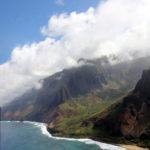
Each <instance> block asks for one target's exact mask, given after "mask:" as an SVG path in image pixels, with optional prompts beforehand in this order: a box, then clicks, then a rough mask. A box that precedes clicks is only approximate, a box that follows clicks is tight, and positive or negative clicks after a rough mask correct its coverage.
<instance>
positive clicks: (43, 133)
mask: <svg viewBox="0 0 150 150" xmlns="http://www.w3.org/2000/svg"><path fill="white" fill-rule="evenodd" d="M0 124H1V127H0V134H1V135H0V150H124V149H123V148H120V147H117V146H114V145H109V144H105V143H101V142H96V141H93V140H90V139H79V140H77V139H70V138H59V137H52V136H51V134H49V133H48V131H47V130H46V126H45V125H44V124H43V123H37V122H28V121H27V122H17V121H1V122H0Z"/></svg>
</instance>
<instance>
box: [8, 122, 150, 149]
mask: <svg viewBox="0 0 150 150" xmlns="http://www.w3.org/2000/svg"><path fill="white" fill-rule="evenodd" d="M6 122H10V121H6ZM14 122H18V123H19V122H23V123H29V124H33V125H35V126H37V127H39V128H40V129H41V131H42V133H43V134H44V135H46V136H48V137H50V138H55V139H58V140H60V139H62V140H68V141H80V142H84V143H86V144H96V145H98V146H99V147H100V148H102V149H106V148H109V149H111V150H150V149H148V148H142V147H139V146H137V145H127V144H115V143H107V142H105V141H100V140H98V139H92V138H91V137H80V138H79V137H73V136H68V137H66V136H60V137H57V136H55V135H53V133H51V132H50V131H49V127H48V124H46V123H41V122H34V121H14Z"/></svg>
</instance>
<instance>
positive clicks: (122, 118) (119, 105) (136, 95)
mask: <svg viewBox="0 0 150 150" xmlns="http://www.w3.org/2000/svg"><path fill="white" fill-rule="evenodd" d="M93 100H94V99H93ZM89 110H90V109H89ZM68 118H69V117H68ZM74 118H75V117H74ZM84 118H86V117H85V116H84ZM58 119H59V118H58ZM64 120H65V119H64V118H63V119H59V120H56V121H55V122H53V123H51V124H50V126H49V131H50V132H52V133H53V134H54V135H57V136H69V137H70V136H74V137H90V138H93V139H97V140H103V141H105V142H112V143H119V144H122V143H126V144H133V143H134V144H137V145H139V146H143V147H149V148H150V69H149V70H145V71H144V72H143V75H142V78H141V79H140V80H139V81H138V83H137V85H136V87H135V89H134V90H133V91H132V92H130V94H129V95H128V96H126V97H124V98H122V99H120V100H118V101H117V102H115V103H114V104H112V105H111V106H109V107H107V108H106V109H104V111H102V112H99V113H96V114H94V115H93V116H90V117H89V116H88V119H85V120H84V119H83V117H82V118H80V119H78V120H73V119H72V121H70V120H69V119H67V121H66V120H65V124H64V125H62V121H64Z"/></svg>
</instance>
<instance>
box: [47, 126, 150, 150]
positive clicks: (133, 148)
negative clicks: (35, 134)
mask: <svg viewBox="0 0 150 150" xmlns="http://www.w3.org/2000/svg"><path fill="white" fill-rule="evenodd" d="M46 128H47V131H48V132H49V133H50V134H51V135H52V136H53V137H54V138H60V139H72V138H74V139H75V140H79V141H80V140H84V139H89V140H91V141H95V142H99V143H106V144H108V145H113V146H118V147H120V148H123V149H124V150H150V149H149V148H143V147H139V146H137V145H134V144H133V145H131V144H130V145H129V144H115V143H111V142H110V143H108V142H105V141H100V140H95V139H92V138H91V137H81V138H78V137H71V136H68V137H66V136H60V137H55V136H54V135H53V133H51V132H50V128H49V127H48V124H46Z"/></svg>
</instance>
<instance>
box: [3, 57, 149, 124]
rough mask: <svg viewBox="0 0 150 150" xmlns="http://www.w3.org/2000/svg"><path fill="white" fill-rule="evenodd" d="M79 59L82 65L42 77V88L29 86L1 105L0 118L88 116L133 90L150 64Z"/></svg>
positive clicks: (35, 119) (147, 58)
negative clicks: (9, 101)
mask: <svg viewBox="0 0 150 150" xmlns="http://www.w3.org/2000/svg"><path fill="white" fill-rule="evenodd" d="M80 61H84V65H82V66H79V67H76V68H70V69H65V70H63V71H62V72H58V73H56V74H54V75H52V76H50V77H48V78H46V79H43V80H42V82H43V86H42V88H41V89H39V90H35V89H32V90H31V91H28V92H27V93H25V94H24V95H23V96H21V97H18V98H17V99H16V100H14V101H13V102H11V103H9V104H7V105H6V106H4V107H3V108H2V119H4V120H32V121H41V122H46V123H50V122H51V121H54V120H55V119H56V118H61V117H59V116H61V115H62V114H61V113H60V112H62V111H65V112H66V111H67V112H70V111H71V112H73V113H75V114H78V115H76V117H79V118H82V117H83V116H86V117H85V118H87V117H89V116H90V115H94V114H95V113H99V112H101V111H102V110H103V109H105V108H106V107H108V106H109V105H110V104H112V103H114V102H115V101H116V100H117V99H119V98H120V97H122V96H124V95H125V94H127V93H128V91H130V90H131V89H133V87H134V86H135V84H136V82H137V81H138V79H139V78H140V76H141V72H142V70H143V69H145V68H148V66H149V65H150V63H149V57H146V58H140V59H136V60H133V61H128V62H122V63H117V64H113V65H112V64H111V63H109V60H108V59H107V58H106V57H103V58H100V59H97V60H83V59H81V60H80ZM68 109H69V110H68ZM70 109H71V110H70ZM76 109H77V110H76ZM87 109H90V111H88V113H87V112H86V111H87ZM66 114H67V113H66ZM62 116H63V115H62ZM83 118H84V117H83ZM85 118H84V119H85ZM72 119H73V118H72Z"/></svg>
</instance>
